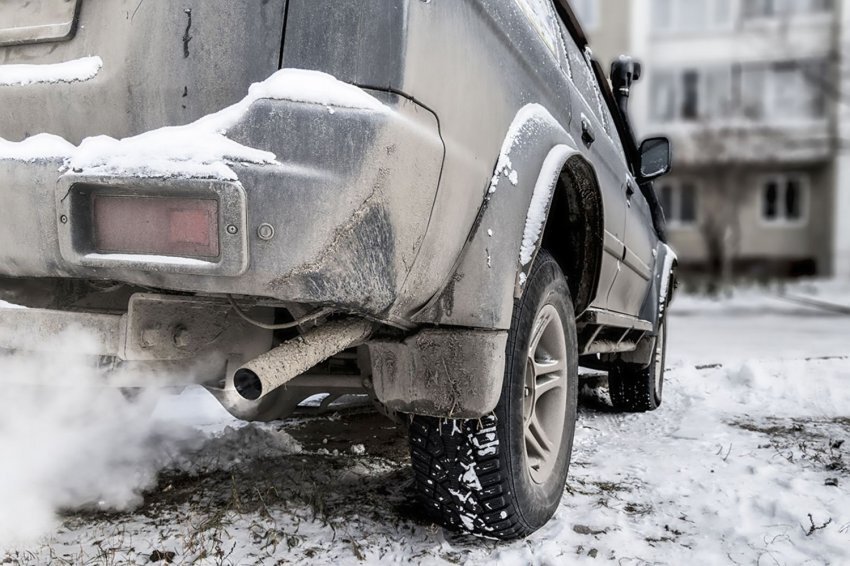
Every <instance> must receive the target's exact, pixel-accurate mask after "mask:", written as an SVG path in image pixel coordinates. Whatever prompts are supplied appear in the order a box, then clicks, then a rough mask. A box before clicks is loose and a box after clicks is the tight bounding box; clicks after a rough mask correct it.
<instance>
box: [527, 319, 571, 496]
mask: <svg viewBox="0 0 850 566" xmlns="http://www.w3.org/2000/svg"><path fill="white" fill-rule="evenodd" d="M567 393H568V392H567V340H566V332H565V330H564V325H563V322H562V321H561V317H560V315H559V314H558V310H557V309H556V308H555V307H554V306H552V305H549V304H547V305H545V306H544V307H543V308H542V309H540V312H538V313H537V316H536V317H535V319H534V324H533V325H532V333H531V340H530V342H529V347H528V354H527V357H526V366H525V379H524V384H523V431H524V439H523V440H524V441H523V446H524V449H525V461H526V467H527V469H528V473H529V475H530V476H531V479H532V480H533V481H534V482H535V483H538V484H543V483H545V482H546V481H547V480H548V479H549V477H551V475H552V472H553V471H554V470H555V464H556V463H557V461H558V456H559V453H560V447H561V441H562V440H563V436H564V422H565V421H566V418H567V414H566V413H567V410H566V407H567Z"/></svg>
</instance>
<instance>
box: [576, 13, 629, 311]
mask: <svg viewBox="0 0 850 566" xmlns="http://www.w3.org/2000/svg"><path fill="white" fill-rule="evenodd" d="M561 25H562V32H563V34H564V43H565V49H566V55H567V60H568V63H569V72H570V75H571V80H572V83H573V85H574V86H575V88H574V89H573V108H575V111H574V112H573V118H572V122H571V124H570V133H571V134H572V135H573V137H574V138H575V140H576V142H578V144H579V147H580V148H581V150H582V152H583V153H584V154H585V157H586V158H587V160H588V161H589V162H590V163H591V164H592V165H593V167H594V170H595V171H596V175H597V180H598V182H599V186H600V189H601V192H602V206H603V209H604V213H605V234H604V253H603V254H602V266H601V272H600V278H599V289H598V290H597V295H596V298H595V299H594V301H593V302H592V303H591V306H593V307H598V308H607V309H610V308H611V306H610V305H609V304H608V300H609V295H610V291H611V287H612V284H613V283H614V281H615V280H616V277H617V272H618V271H619V270H620V269H621V267H622V266H621V263H622V260H623V257H624V255H625V244H624V241H625V236H626V199H625V193H624V191H623V190H622V188H621V187H622V182H623V171H624V167H625V161H624V158H623V157H622V156H621V155H620V153H619V152H618V150H617V147H616V146H615V144H614V143H613V141H612V140H611V138H610V137H609V136H608V134H607V129H608V128H607V127H606V118H607V117H606V115H605V113H604V108H603V107H604V102H603V100H602V96H601V93H600V91H599V85H598V84H597V83H596V79H595V77H594V75H593V71H592V70H591V67H590V62H589V57H588V56H587V54H586V53H584V52H582V51H581V50H580V49H579V48H578V46H577V45H576V43H575V41H573V40H572V37H571V36H570V34H569V32H568V31H567V29H566V27H564V26H563V22H562V23H561Z"/></svg>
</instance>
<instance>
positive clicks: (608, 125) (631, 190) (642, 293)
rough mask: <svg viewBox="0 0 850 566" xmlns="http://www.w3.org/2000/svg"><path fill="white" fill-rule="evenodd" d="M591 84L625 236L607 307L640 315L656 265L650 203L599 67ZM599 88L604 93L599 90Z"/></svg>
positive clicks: (619, 311)
mask: <svg viewBox="0 0 850 566" xmlns="http://www.w3.org/2000/svg"><path fill="white" fill-rule="evenodd" d="M595 69H596V73H595V74H594V77H595V78H596V82H595V83H594V84H595V85H596V86H597V87H598V90H599V92H600V113H601V116H602V121H603V124H604V126H605V133H606V136H607V138H608V140H609V141H610V142H611V144H612V147H613V148H614V157H613V160H612V161H611V167H612V169H614V170H615V173H614V175H615V176H616V177H617V179H618V181H619V182H618V186H619V193H620V194H621V195H622V196H623V198H624V199H625V209H624V222H625V225H624V237H623V240H622V244H623V246H622V248H621V249H620V251H621V253H622V256H621V257H620V258H619V260H618V262H617V273H616V275H615V278H614V282H613V283H612V285H611V288H610V290H609V293H608V300H607V306H608V309H609V310H611V311H614V312H618V313H623V314H627V315H631V316H635V317H637V316H639V315H640V311H641V307H642V306H643V303H644V299H645V298H646V294H647V292H648V291H649V288H650V285H651V282H652V280H651V278H652V273H653V268H654V264H655V257H654V254H655V242H656V239H657V237H656V236H655V228H654V225H653V222H652V211H651V209H650V207H649V203H648V202H647V200H646V199H645V198H644V196H643V193H642V192H641V191H640V187H639V186H638V184H637V182H636V180H635V178H634V176H633V175H632V172H631V169H630V168H629V165H628V160H627V157H626V153H627V152H626V149H625V146H624V145H623V140H622V139H621V138H620V133H619V130H618V128H617V124H616V123H615V121H614V116H613V112H617V111H618V110H616V109H615V108H614V106H613V105H614V102H613V100H614V99H613V95H612V93H611V91H610V87H609V85H608V84H607V81H606V79H605V76H604V74H603V71H602V69H601V67H599V66H598V64H597V65H596V67H595ZM602 89H604V90H605V92H604V93H603V92H602Z"/></svg>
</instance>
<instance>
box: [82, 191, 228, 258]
mask: <svg viewBox="0 0 850 566" xmlns="http://www.w3.org/2000/svg"><path fill="white" fill-rule="evenodd" d="M92 201H93V202H92V213H93V221H94V249H95V251H97V252H99V253H122V252H123V253H133V254H149V255H164V256H181V257H198V258H216V257H218V255H219V241H218V202H217V201H215V200H208V199H186V198H171V197H136V196H110V195H99V194H95V195H93V197H92Z"/></svg>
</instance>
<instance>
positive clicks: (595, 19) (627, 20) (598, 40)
mask: <svg viewBox="0 0 850 566" xmlns="http://www.w3.org/2000/svg"><path fill="white" fill-rule="evenodd" d="M573 4H574V8H575V9H576V11H577V13H578V15H579V16H580V17H581V16H582V15H583V14H582V12H590V16H589V17H584V18H583V19H584V20H585V21H584V22H583V25H584V28H585V33H587V36H588V39H589V40H590V46H591V48H592V49H593V54H594V55H595V56H596V58H597V59H598V60H599V61H600V62H601V63H602V67H603V68H604V69H605V71H606V72H607V71H608V70H609V69H610V68H611V63H612V62H613V61H614V60H615V59H616V58H617V57H619V56H620V55H629V54H630V50H631V47H632V41H631V31H632V2H630V1H626V2H624V1H623V0H573Z"/></svg>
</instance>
